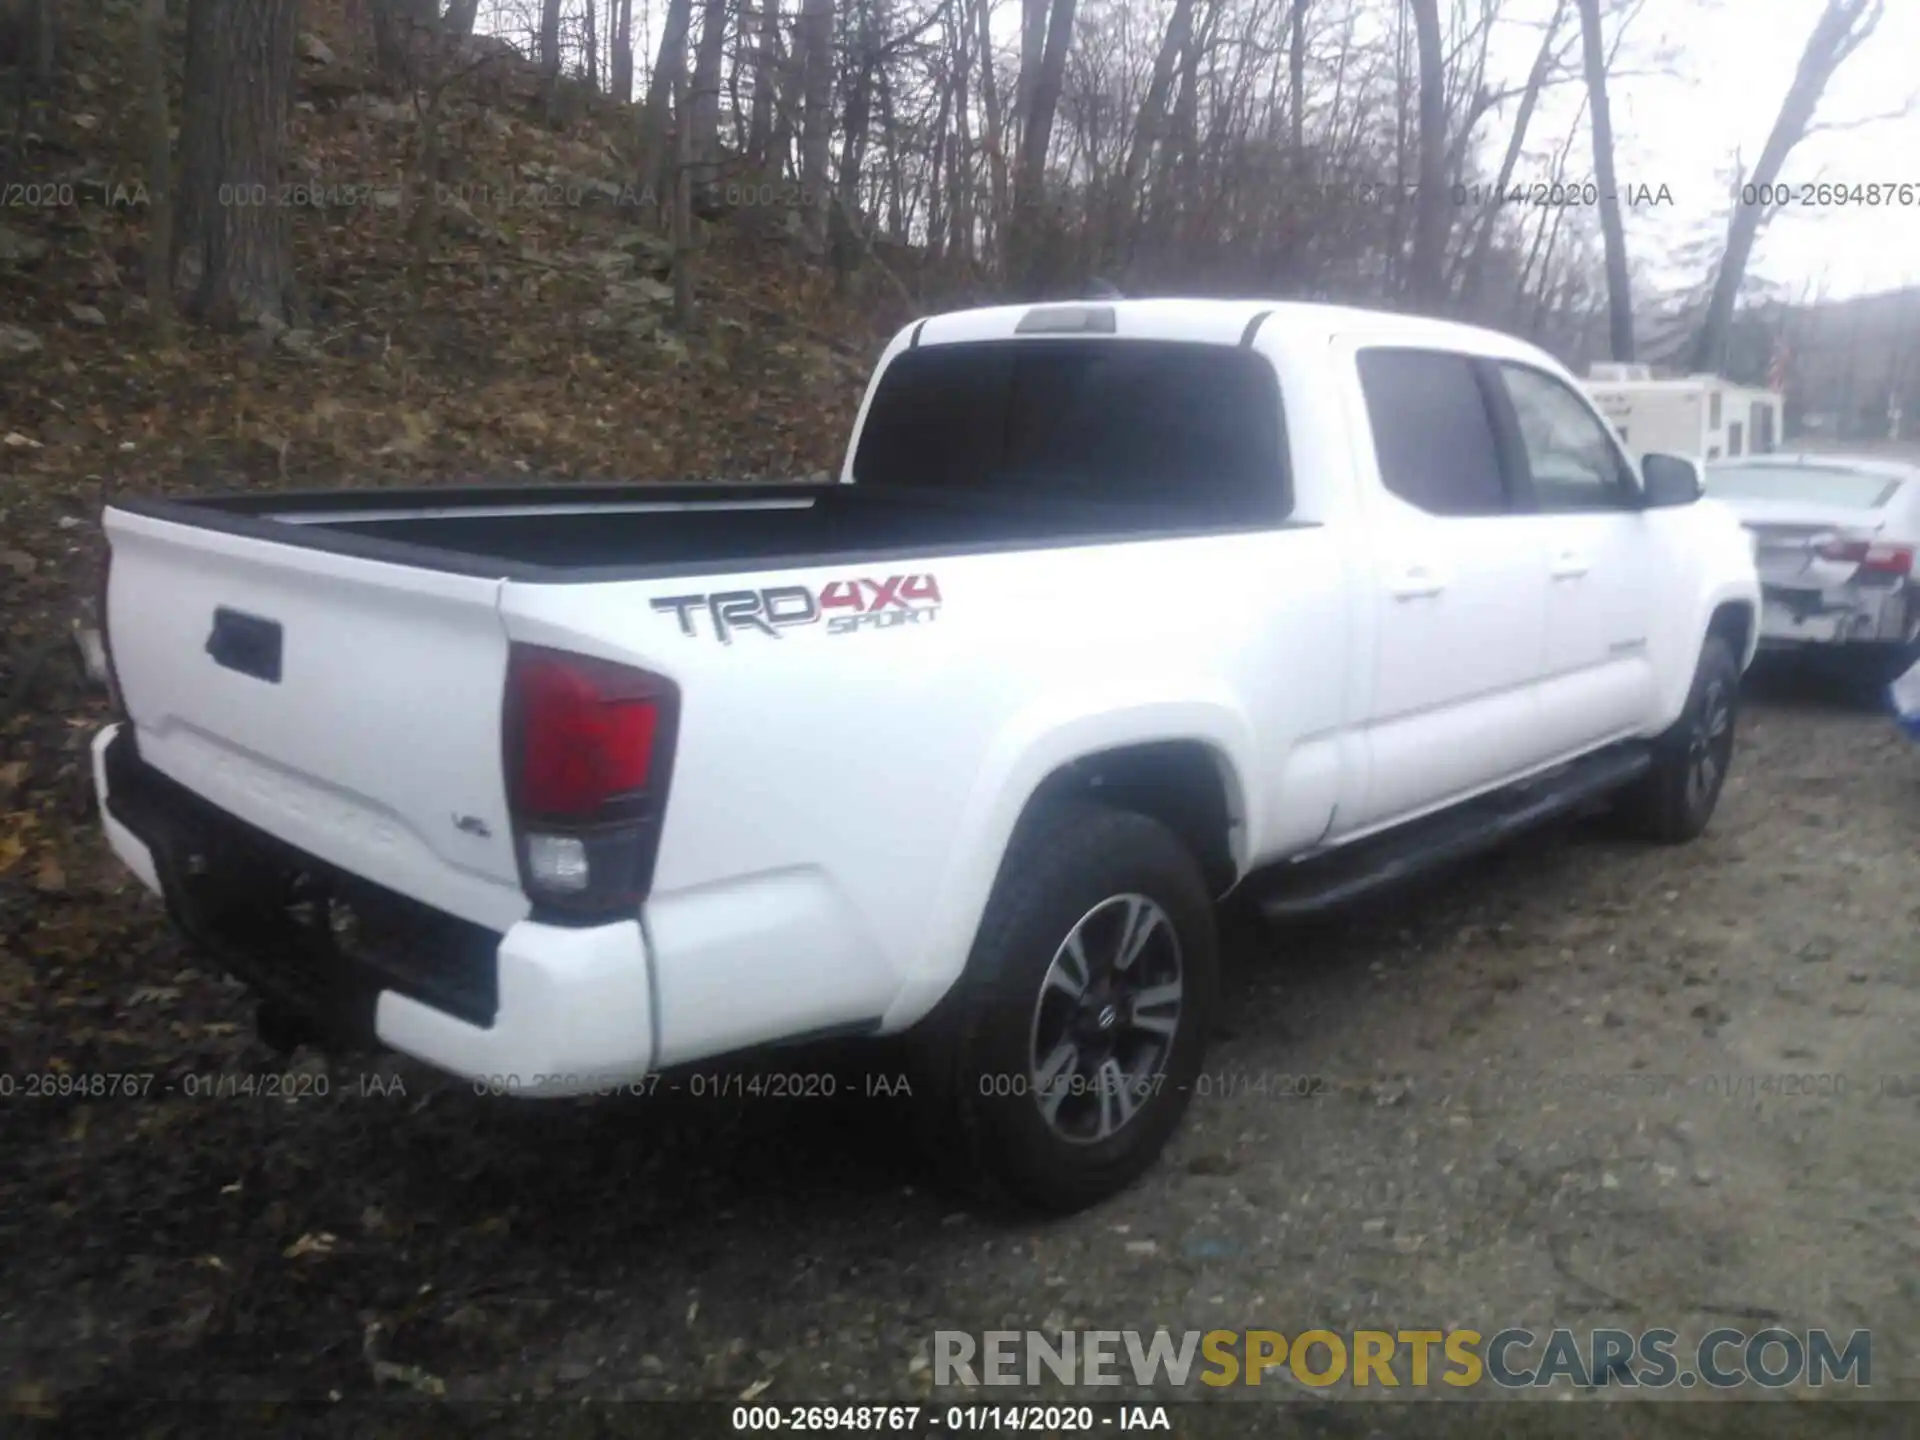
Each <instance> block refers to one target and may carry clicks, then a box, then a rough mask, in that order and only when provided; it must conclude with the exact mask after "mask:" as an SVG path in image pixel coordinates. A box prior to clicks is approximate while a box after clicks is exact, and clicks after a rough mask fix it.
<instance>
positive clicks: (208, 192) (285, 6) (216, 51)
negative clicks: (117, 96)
mask: <svg viewBox="0 0 1920 1440" xmlns="http://www.w3.org/2000/svg"><path fill="white" fill-rule="evenodd" d="M192 3H193V8H194V10H196V11H199V10H202V9H204V10H207V11H208V12H210V13H209V14H207V15H206V16H203V17H201V20H202V23H203V24H204V25H205V27H206V28H205V29H204V30H203V31H202V32H201V33H200V34H199V36H198V37H197V38H198V39H199V41H200V47H199V51H198V55H197V58H198V59H199V60H200V61H201V74H200V81H199V83H201V84H204V85H206V86H208V87H210V90H211V94H210V95H209V96H208V101H207V104H206V105H205V106H204V107H198V108H194V109H190V110H189V112H188V119H189V121H191V122H193V123H195V124H197V125H199V126H202V127H206V128H207V130H208V132H209V133H206V134H203V135H194V136H191V137H188V138H186V139H185V140H183V143H182V146H181V148H182V150H183V151H184V152H185V154H186V157H187V159H188V160H189V161H190V162H191V163H192V165H193V166H194V167H196V168H195V169H194V170H193V171H192V172H191V173H190V174H189V175H188V176H187V177H186V181H185V184H184V185H183V186H182V189H183V191H189V190H190V191H192V192H193V193H194V194H195V196H196V201H195V204H194V206H193V223H194V226H195V230H196V232H197V234H196V236H195V237H194V238H196V239H197V240H198V242H199V248H200V250H201V252H202V254H203V256H204V261H203V265H202V269H201V274H200V283H199V287H198V290H197V293H196V295H195V297H194V308H195V310H196V311H198V312H199V313H200V314H201V315H202V316H203V317H205V318H206V319H207V320H208V321H210V322H211V323H213V324H215V325H219V326H225V327H238V326H242V325H247V324H251V323H252V322H254V321H255V320H257V319H259V318H260V317H261V316H263V315H264V316H271V317H272V318H273V319H275V320H280V321H285V320H286V318H287V311H288V307H289V301H290V298H291V296H292V293H293V259H292V256H291V254H290V253H289V251H288V248H287V233H286V226H285V224H284V222H283V218H282V212H281V210H280V208H279V207H278V205H276V204H275V203H274V202H275V201H276V200H277V199H278V198H279V188H280V161H281V152H282V149H283V146H284V141H285V134H286V117H287V109H288V106H289V104H290V103H291V101H292V99H293V63H294V41H295V38H296V35H297V33H298V32H297V27H296V23H295V21H296V12H297V10H298V8H299V6H298V0H253V3H250V4H245V5H231V4H220V3H218V0H192ZM190 27H191V21H190ZM187 93H188V94H189V95H190V96H191V95H193V94H194V81H193V79H192V77H191V75H190V76H189V84H188V89H187Z"/></svg>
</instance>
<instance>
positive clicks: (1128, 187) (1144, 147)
mask: <svg viewBox="0 0 1920 1440" xmlns="http://www.w3.org/2000/svg"><path fill="white" fill-rule="evenodd" d="M1192 37H1193V0H1174V6H1173V14H1172V15H1171V16H1170V17H1169V18H1168V20H1167V33H1166V36H1165V38H1163V39H1162V40H1161V42H1160V53H1159V54H1157V55H1156V56H1154V59H1153V74H1152V77H1151V78H1150V79H1149V80H1148V81H1147V93H1146V96H1145V98H1143V99H1142V100H1141V102H1140V118H1139V121H1138V122H1137V123H1136V124H1135V126H1134V131H1133V144H1132V145H1131V146H1130V147H1129V148H1128V150H1127V160H1126V167H1125V169H1124V170H1123V171H1122V176H1121V181H1120V194H1121V197H1122V203H1123V204H1128V205H1132V206H1133V207H1134V211H1135V215H1136V216H1137V215H1138V210H1139V206H1138V196H1139V194H1140V181H1141V179H1142V177H1144V176H1145V175H1146V173H1147V163H1148V161H1149V160H1150V159H1151V158H1152V156H1153V150H1154V146H1155V145H1157V144H1158V143H1159V142H1160V139H1161V137H1162V135H1164V134H1165V132H1166V119H1167V92H1168V91H1169V90H1171V89H1172V88H1173V68H1174V66H1175V64H1176V63H1178V61H1179V59H1180V57H1181V56H1182V55H1184V54H1185V53H1186V51H1187V47H1188V45H1189V43H1190V42H1191V40H1192Z"/></svg>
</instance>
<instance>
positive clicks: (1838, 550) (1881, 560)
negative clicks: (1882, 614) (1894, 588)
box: [1814, 536, 1913, 575]
mask: <svg viewBox="0 0 1920 1440" xmlns="http://www.w3.org/2000/svg"><path fill="white" fill-rule="evenodd" d="M1814 554H1816V555H1818V556H1819V557H1820V558H1821V559H1822V560H1832V561H1836V562H1838V563H1840V564H1844V565H1858V566H1859V567H1860V568H1861V569H1862V570H1870V571H1872V572H1874V573H1875V574H1878V575H1910V574H1912V573H1913V547H1912V546H1911V545H1891V544H1880V543H1877V542H1875V541H1872V540H1858V539H1851V538H1848V537H1845V536H1834V537H1833V538H1832V539H1829V540H1823V541H1821V542H1820V544H1818V545H1816V546H1815V547H1814Z"/></svg>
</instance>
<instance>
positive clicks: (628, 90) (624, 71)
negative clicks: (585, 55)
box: [607, 0, 633, 105]
mask: <svg viewBox="0 0 1920 1440" xmlns="http://www.w3.org/2000/svg"><path fill="white" fill-rule="evenodd" d="M607 68H608V69H609V70H610V71H611V72H612V83H611V84H610V85H609V87H608V90H609V93H610V94H612V96H613V98H614V99H616V100H618V101H619V102H620V103H621V104H622V105H630V104H632V103H633V0H617V3H616V4H615V6H614V11H613V53H612V54H611V55H610V56H608V57H607Z"/></svg>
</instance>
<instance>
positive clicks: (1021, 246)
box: [1007, 0, 1074, 291]
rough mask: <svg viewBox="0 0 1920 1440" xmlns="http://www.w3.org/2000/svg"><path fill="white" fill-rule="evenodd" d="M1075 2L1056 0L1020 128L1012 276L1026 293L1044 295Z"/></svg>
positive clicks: (1011, 234) (1010, 246) (1010, 242)
mask: <svg viewBox="0 0 1920 1440" xmlns="http://www.w3.org/2000/svg"><path fill="white" fill-rule="evenodd" d="M1073 12H1074V0H1053V16H1052V19H1051V20H1050V21H1049V22H1048V24H1047V43H1046V47H1045V49H1043V50H1042V51H1041V55H1040V70H1039V73H1038V74H1037V76H1036V77H1035V79H1034V84H1033V89H1032V93H1031V94H1030V95H1029V96H1028V97H1027V106H1028V108H1027V114H1026V118H1025V122H1024V123H1023V124H1022V126H1021V128H1020V162H1019V167H1018V169H1017V170H1016V172H1015V175H1014V190H1013V224H1012V227H1011V229H1010V232H1009V234H1008V237H1007V238H1008V250H1009V256H1008V259H1009V264H1010V265H1011V267H1012V269H1011V272H1010V273H1011V274H1012V276H1013V277H1014V278H1015V280H1016V282H1017V283H1019V284H1020V285H1021V286H1022V287H1023V288H1024V289H1026V290H1029V291H1035V290H1038V289H1039V288H1040V287H1041V281H1042V279H1043V277H1042V276H1041V275H1040V273H1039V260H1040V256H1039V254H1038V246H1039V242H1040V238H1041V236H1040V228H1041V223H1042V219H1043V216H1042V214H1041V201H1042V198H1043V197H1042V193H1041V192H1042V191H1043V189H1044V188H1045V185H1046V173H1047V147H1048V145H1049V143H1050V142H1051V141H1052V139H1053V113H1054V110H1055V108H1056V107H1057V106H1058V105H1059V103H1060V82H1061V79H1062V77H1063V76H1064V75H1065V73H1066V66H1067V44H1068V42H1069V41H1070V40H1071V39H1072V38H1073Z"/></svg>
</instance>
